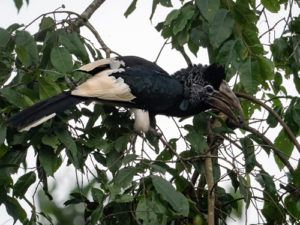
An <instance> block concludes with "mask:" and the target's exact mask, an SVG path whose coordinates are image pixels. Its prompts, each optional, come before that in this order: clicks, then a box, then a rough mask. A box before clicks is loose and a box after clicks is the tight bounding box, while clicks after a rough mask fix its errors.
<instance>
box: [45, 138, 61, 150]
mask: <svg viewBox="0 0 300 225" xmlns="http://www.w3.org/2000/svg"><path fill="white" fill-rule="evenodd" d="M42 143H43V144H45V145H48V146H50V147H52V148H53V150H54V151H55V150H56V149H57V147H58V145H59V141H58V137H57V136H54V135H44V136H43V137H42Z"/></svg>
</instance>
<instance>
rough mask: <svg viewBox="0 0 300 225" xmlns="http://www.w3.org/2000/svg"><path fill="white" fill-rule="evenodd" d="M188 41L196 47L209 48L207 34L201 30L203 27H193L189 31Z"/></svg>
mask: <svg viewBox="0 0 300 225" xmlns="http://www.w3.org/2000/svg"><path fill="white" fill-rule="evenodd" d="M190 39H191V40H192V42H193V43H194V44H196V45H197V46H202V47H208V46H209V37H208V33H207V32H206V31H205V30H204V29H203V26H197V27H194V28H193V29H192V30H191V35H190Z"/></svg>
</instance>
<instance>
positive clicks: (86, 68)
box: [77, 58, 125, 72]
mask: <svg viewBox="0 0 300 225" xmlns="http://www.w3.org/2000/svg"><path fill="white" fill-rule="evenodd" d="M108 64H109V65H110V68H111V69H119V68H120V67H121V65H122V66H123V67H125V63H124V61H122V60H117V59H116V58H107V59H100V60H97V61H94V62H91V63H89V64H86V65H83V66H82V67H80V68H78V69H77V70H80V71H86V72H89V71H92V70H93V69H95V68H97V67H101V66H104V65H108Z"/></svg>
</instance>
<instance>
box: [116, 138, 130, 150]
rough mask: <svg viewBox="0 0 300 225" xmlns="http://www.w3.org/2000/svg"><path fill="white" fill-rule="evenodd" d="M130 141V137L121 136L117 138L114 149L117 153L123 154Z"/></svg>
mask: <svg viewBox="0 0 300 225" xmlns="http://www.w3.org/2000/svg"><path fill="white" fill-rule="evenodd" d="M129 141H130V135H123V136H121V137H118V138H117V140H116V142H115V149H116V150H117V151H118V152H123V151H124V150H126V148H127V144H128V143H129Z"/></svg>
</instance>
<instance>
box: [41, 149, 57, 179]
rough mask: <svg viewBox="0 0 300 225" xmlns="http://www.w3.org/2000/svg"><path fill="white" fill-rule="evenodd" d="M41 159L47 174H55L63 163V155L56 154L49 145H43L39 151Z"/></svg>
mask: <svg viewBox="0 0 300 225" xmlns="http://www.w3.org/2000/svg"><path fill="white" fill-rule="evenodd" d="M38 153H39V154H38V157H39V161H40V163H41V165H42V167H43V168H44V170H45V171H46V174H47V176H53V175H54V173H55V172H56V171H57V169H58V168H59V167H60V165H61V163H62V159H61V157H60V156H59V155H58V156H57V155H56V154H55V153H54V152H53V151H52V149H50V148H49V147H46V146H45V147H43V148H41V150H39V152H38Z"/></svg>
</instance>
